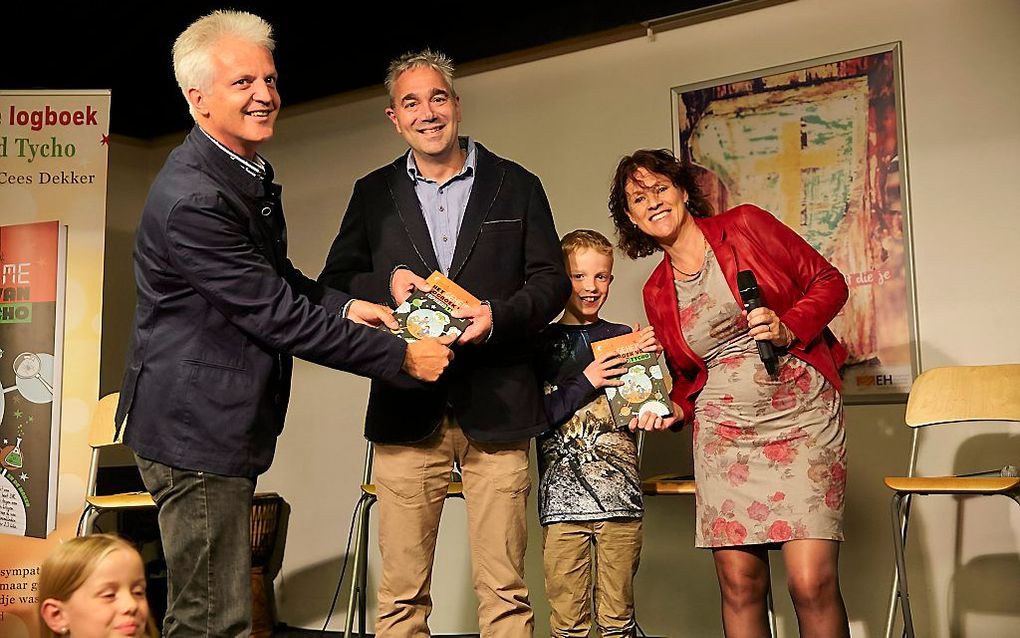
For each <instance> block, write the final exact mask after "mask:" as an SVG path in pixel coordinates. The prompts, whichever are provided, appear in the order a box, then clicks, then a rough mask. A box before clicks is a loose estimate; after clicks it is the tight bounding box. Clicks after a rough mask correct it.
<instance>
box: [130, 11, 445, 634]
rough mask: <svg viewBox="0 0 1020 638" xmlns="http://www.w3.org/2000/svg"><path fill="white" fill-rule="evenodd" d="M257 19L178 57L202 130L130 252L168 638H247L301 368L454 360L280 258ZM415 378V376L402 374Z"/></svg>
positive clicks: (175, 158)
mask: <svg viewBox="0 0 1020 638" xmlns="http://www.w3.org/2000/svg"><path fill="white" fill-rule="evenodd" d="M272 49H273V40H272V34H271V29H270V27H269V25H268V24H267V23H266V22H265V21H263V20H262V19H261V18H259V17H257V16H254V15H251V14H248V13H241V12H234V11H217V12H215V13H212V14H210V15H208V16H206V17H204V18H201V19H199V20H197V21H196V22H195V23H193V24H192V25H191V26H190V27H188V29H187V30H185V31H184V33H182V34H181V35H180V37H179V38H178V39H177V41H176V43H175V44H174V71H175V74H176V76H177V81H178V84H179V85H180V87H181V90H182V91H183V92H184V95H185V97H186V98H187V100H188V103H189V106H190V108H191V112H192V115H193V116H194V118H195V121H196V124H195V127H194V128H193V129H192V131H191V133H190V134H189V135H188V137H187V139H186V140H185V141H184V143H183V144H181V145H180V146H178V147H177V148H176V149H174V151H173V152H172V153H171V154H170V156H169V158H168V159H167V161H166V163H165V164H164V166H163V169H162V170H161V171H160V173H159V175H158V176H157V177H156V181H155V182H154V183H153V185H152V188H151V189H150V191H149V196H148V199H147V200H146V203H145V208H144V210H143V211H142V219H141V223H140V225H139V228H138V235H137V239H136V245H135V278H136V281H137V285H138V307H137V309H136V312H135V323H134V331H133V334H132V345H131V348H130V350H129V354H128V361H127V371H126V373H125V377H124V384H123V388H122V391H121V400H120V405H119V406H118V409H117V423H118V426H119V425H121V424H122V423H124V420H125V418H126V417H128V415H130V423H129V424H128V425H127V428H126V432H125V436H124V440H125V442H126V443H127V445H128V446H130V447H131V448H132V449H133V450H134V451H135V454H136V457H137V463H138V466H139V469H140V470H141V474H142V479H143V481H144V483H145V486H146V489H148V491H149V492H150V493H151V494H152V496H153V498H154V500H155V501H156V505H157V507H158V508H159V527H160V535H161V537H162V541H163V550H164V553H165V555H166V562H167V569H168V574H169V595H168V609H167V615H166V619H165V622H164V627H163V632H164V634H163V635H164V636H215V637H216V638H224V637H230V636H247V635H248V634H249V633H250V629H251V589H250V569H251V568H250V562H251V541H250V525H251V503H252V496H253V493H254V489H255V479H256V477H257V476H258V475H259V474H261V473H262V472H264V471H265V470H266V469H268V467H269V464H270V462H271V461H272V458H273V451H274V448H275V445H276V437H277V435H279V433H280V430H281V429H282V427H283V421H284V414H285V412H286V410H287V401H288V397H289V394H290V376H291V368H292V361H291V356H292V355H296V356H299V357H302V358H304V359H308V360H310V361H313V362H315V363H320V364H322V365H326V366H330V367H333V368H337V369H340V370H347V371H350V372H354V373H357V374H361V375H365V376H371V377H374V378H379V379H397V378H399V376H400V374H399V373H400V371H401V369H403V370H405V371H407V372H409V373H411V374H413V375H415V376H416V377H418V378H421V379H425V380H429V381H433V380H435V379H436V378H437V377H438V376H439V374H440V373H441V372H442V371H443V369H444V368H445V366H446V364H447V362H448V361H449V359H450V357H451V356H452V354H451V352H450V351H449V349H448V348H447V347H446V346H445V345H443V344H441V343H439V342H437V341H435V340H431V341H423V342H419V343H422V344H423V345H422V347H420V348H419V347H418V344H417V343H415V344H412V345H410V346H408V345H406V344H405V343H404V342H403V341H402V340H400V339H398V338H396V337H394V336H392V335H390V334H386V333H384V332H381V331H378V330H374V329H371V328H368V327H365V326H361V325H356V323H355V322H360V323H366V324H378V323H379V322H385V323H388V324H392V325H393V326H394V327H395V322H394V320H393V317H392V316H391V315H390V313H389V310H388V309H386V308H384V307H382V306H379V305H377V304H371V303H368V302H365V301H360V300H354V299H352V298H351V297H350V296H349V295H347V294H346V293H342V292H339V291H336V290H331V289H329V288H327V287H325V286H323V285H321V284H319V283H317V282H315V281H312V280H310V279H308V278H306V277H305V276H304V275H302V274H301V273H300V272H299V271H298V270H297V269H296V268H294V266H293V265H292V264H291V262H290V260H289V259H287V231H286V225H285V223H284V218H283V210H282V208H281V205H280V187H279V186H278V185H276V184H274V183H273V170H272V167H271V166H270V165H269V163H268V162H266V161H265V160H264V159H263V158H262V157H261V156H259V155H258V154H257V153H256V149H257V148H258V146H259V144H260V143H261V142H263V141H264V140H267V139H269V138H270V137H271V136H272V133H273V124H274V121H275V119H276V113H277V110H278V109H279V106H280V98H279V95H278V93H277V92H276V69H275V66H274V63H273V55H272ZM405 378H407V379H410V378H411V377H409V376H406V375H405Z"/></svg>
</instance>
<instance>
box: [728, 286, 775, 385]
mask: <svg viewBox="0 0 1020 638" xmlns="http://www.w3.org/2000/svg"><path fill="white" fill-rule="evenodd" d="M737 289H738V290H739V291H740V299H741V300H742V301H743V302H744V310H746V311H747V312H751V311H752V310H754V309H755V308H761V306H762V303H761V290H759V289H758V280H757V279H755V278H754V273H753V272H751V271H750V270H741V271H740V272H738V273H737ZM755 343H757V344H758V356H759V357H761V362H762V363H763V364H765V371H766V372H768V373H769V376H770V377H774V376H776V370H777V369H778V368H779V357H778V356H776V349H775V348H773V347H772V342H771V341H766V340H762V341H755Z"/></svg>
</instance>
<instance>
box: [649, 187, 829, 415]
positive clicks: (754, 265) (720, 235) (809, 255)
mask: <svg viewBox="0 0 1020 638" xmlns="http://www.w3.org/2000/svg"><path fill="white" fill-rule="evenodd" d="M694 221H695V223H696V224H697V225H698V227H699V228H700V229H701V232H702V233H704V235H705V239H706V240H707V241H708V244H709V245H710V246H711V247H712V250H713V251H714V252H715V256H716V259H717V260H718V261H719V266H720V269H721V270H722V273H723V276H724V277H725V278H726V283H728V284H729V286H730V290H731V291H732V292H733V298H734V299H735V300H736V301H737V303H738V304H740V305H741V307H742V306H743V303H742V302H741V300H740V293H739V291H738V290H737V271H739V270H750V271H751V272H753V273H754V275H755V277H756V278H757V280H758V287H759V288H760V289H761V294H762V303H763V304H764V305H765V306H766V307H768V308H770V309H772V310H773V311H774V312H775V313H776V314H777V315H779V318H780V319H781V320H782V322H783V323H784V324H786V327H787V328H789V329H790V331H791V332H792V333H793V334H794V336H795V337H796V339H795V341H794V342H793V344H791V345H790V347H789V353H790V354H792V355H793V356H795V357H797V358H798V359H801V360H802V361H805V362H806V363H809V364H811V365H812V366H813V367H814V368H815V369H816V370H818V371H819V372H820V373H821V374H822V375H823V376H824V377H825V378H826V379H828V381H829V383H831V384H832V386H833V387H834V388H836V389H837V390H838V389H839V388H840V386H841V384H840V378H839V367H840V366H841V365H842V364H843V361H845V360H846V349H845V348H844V347H843V346H842V344H840V343H839V341H838V340H837V339H836V337H835V335H833V334H832V332H831V331H830V330H829V329H828V328H827V327H826V326H827V325H828V323H829V322H830V321H832V319H833V317H835V316H836V314H837V313H838V312H839V311H840V309H841V308H842V307H843V304H844V303H846V299H847V293H848V291H847V286H846V280H845V279H844V277H843V275H842V274H841V273H840V272H839V271H838V270H837V269H836V267H835V266H833V265H832V264H830V263H829V262H828V261H826V260H825V258H824V257H822V256H821V255H819V254H818V252H817V251H816V250H815V249H814V248H812V247H811V246H810V245H809V244H808V243H807V242H806V241H804V239H803V238H802V237H801V236H800V235H798V234H797V233H795V232H794V231H793V230H791V229H790V228H789V227H788V226H786V225H785V224H783V223H782V222H781V221H779V220H778V219H776V218H775V217H773V216H772V215H771V214H770V213H768V212H766V211H763V210H762V209H760V208H758V207H757V206H752V205H750V204H742V205H740V206H737V207H736V208H732V209H730V210H728V211H726V212H725V213H722V214H720V215H716V216H714V217H704V218H695V219H694ZM644 300H645V312H646V313H647V315H648V321H649V322H651V324H652V325H653V326H654V327H655V336H656V337H657V338H658V340H659V343H661V344H662V346H663V348H664V349H665V353H666V363H667V365H668V366H669V369H670V372H672V374H673V391H672V392H671V393H670V396H671V398H672V399H673V401H674V402H676V404H677V405H679V406H680V407H681V408H683V411H684V420H685V422H689V421H690V420H691V418H692V416H693V414H694V399H695V398H696V397H697V395H698V392H700V391H701V389H702V388H703V387H704V386H705V380H706V379H707V378H708V370H707V368H706V367H705V362H704V361H702V360H701V357H698V356H697V355H695V354H694V352H692V351H691V349H690V347H689V346H688V345H687V342H686V341H685V340H684V337H683V333H682V332H681V330H680V315H679V311H678V309H677V298H676V288H675V287H674V285H673V269H672V265H671V264H670V261H669V256H668V255H664V257H663V260H662V263H660V264H659V265H658V267H656V269H655V270H654V271H652V274H651V276H649V277H648V281H647V282H645V287H644Z"/></svg>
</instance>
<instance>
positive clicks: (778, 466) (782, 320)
mask: <svg viewBox="0 0 1020 638" xmlns="http://www.w3.org/2000/svg"><path fill="white" fill-rule="evenodd" d="M609 208H610V211H611V214H612V218H613V221H614V223H615V224H616V231H617V234H618V238H619V247H620V248H621V249H622V250H623V251H624V252H625V253H626V254H627V255H628V256H629V257H631V258H632V259H633V258H638V257H644V256H647V255H650V254H652V253H655V252H658V251H662V252H663V259H662V262H661V263H660V264H659V265H658V266H657V267H656V269H655V270H654V271H653V272H652V274H651V276H650V277H649V278H648V282H647V283H646V284H645V287H644V301H645V310H646V312H647V314H648V319H649V321H650V322H651V324H652V325H653V326H654V327H655V334H656V336H657V337H658V339H659V341H660V343H661V344H662V346H663V349H664V351H665V354H666V360H667V363H668V364H669V368H670V370H671V372H672V373H673V379H674V385H673V390H672V393H671V395H672V398H673V402H674V404H675V407H676V409H677V415H678V420H679V419H682V422H684V423H686V422H690V423H692V424H693V428H694V469H695V476H696V479H697V518H698V520H697V524H696V526H695V530H696V544H697V545H698V546H699V547H706V548H711V549H712V550H713V557H714V560H715V565H716V572H717V574H718V576H719V587H720V590H721V593H722V617H723V626H724V628H725V631H726V635H727V636H729V637H731V638H734V637H737V636H753V637H755V638H757V637H759V636H765V635H767V634H768V625H767V616H766V593H767V590H768V587H769V567H768V550H769V549H770V548H771V549H776V548H780V547H781V548H782V552H783V559H784V561H785V562H786V567H787V573H788V574H789V578H788V581H789V582H788V584H789V589H790V595H791V597H792V599H793V604H794V607H795V609H796V611H797V620H798V623H799V625H800V633H801V635H802V636H827V637H830V636H849V635H850V633H849V626H848V621H847V614H846V607H845V606H844V604H843V598H842V594H841V593H840V589H839V577H838V570H837V561H838V557H839V545H840V542H841V541H842V540H843V501H844V491H845V487H846V448H845V442H846V438H845V433H844V430H843V407H842V399H841V397H840V394H839V388H840V379H839V373H838V370H839V366H840V365H841V364H842V362H843V360H844V359H845V357H846V353H845V350H844V349H843V348H842V346H841V345H840V344H839V343H838V341H837V340H836V339H835V337H834V336H833V334H832V333H831V332H830V331H829V330H828V328H827V327H826V326H827V325H828V323H829V322H830V321H831V320H832V319H833V317H835V316H836V314H837V313H838V312H839V310H840V309H841V308H842V307H843V304H844V303H845V302H846V299H847V287H846V282H845V280H844V278H843V275H842V274H840V272H839V271H838V270H836V268H835V267H833V266H832V265H831V264H830V263H829V262H827V261H826V260H825V258H824V257H822V256H821V255H819V254H818V252H817V251H815V250H814V249H813V248H811V246H809V245H808V244H807V242H805V241H804V240H803V239H802V238H801V237H800V236H799V235H797V234H796V233H795V232H793V231H792V230H790V229H789V228H788V227H787V226H785V225H784V224H783V223H782V222H780V221H779V220H777V219H776V218H775V217H773V216H772V215H771V214H769V213H767V212H765V211H763V210H761V209H760V208H757V207H755V206H752V205H748V204H743V205H740V206H737V207H735V208H732V209H730V210H728V211H726V212H723V213H720V214H718V215H714V216H713V215H712V211H711V206H710V205H709V204H708V202H707V200H706V199H705V198H704V197H703V196H702V194H701V192H700V191H699V189H698V187H697V184H696V183H695V180H694V179H693V175H692V173H691V171H690V169H689V167H688V166H686V165H683V164H681V163H680V162H679V161H678V160H677V159H676V158H674V157H673V155H672V154H671V153H670V152H669V151H665V150H658V151H650V150H640V151H637V152H635V153H634V154H633V155H630V156H628V157H624V158H623V160H621V161H620V164H619V166H618V167H617V170H616V176H615V178H614V180H613V186H612V192H611V193H610V197H609ZM741 270H750V271H751V272H752V273H754V275H755V276H756V279H757V281H758V286H759V289H760V291H761V299H762V306H763V307H760V308H757V309H755V310H752V311H751V312H750V313H746V312H745V311H744V310H743V309H742V308H743V306H742V302H741V298H740V294H739V292H738V289H737V272H738V271H741ZM761 340H767V341H769V342H771V343H772V344H773V346H774V347H775V348H776V349H777V351H778V353H779V356H778V365H777V369H776V372H775V374H774V375H770V374H769V373H768V371H766V369H765V367H764V365H763V363H762V360H761V358H760V356H759V354H758V349H757V344H756V341H761ZM672 421H673V420H672V419H666V420H662V419H661V418H655V417H649V418H645V419H643V420H642V421H640V423H639V424H638V427H641V428H644V429H662V428H665V427H669V426H671V425H673V422H672Z"/></svg>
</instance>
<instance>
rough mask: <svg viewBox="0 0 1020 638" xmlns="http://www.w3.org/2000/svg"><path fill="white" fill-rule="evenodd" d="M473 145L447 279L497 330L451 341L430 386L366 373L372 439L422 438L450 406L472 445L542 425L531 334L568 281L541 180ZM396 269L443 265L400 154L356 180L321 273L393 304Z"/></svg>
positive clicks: (562, 296) (557, 304) (553, 309)
mask: <svg viewBox="0 0 1020 638" xmlns="http://www.w3.org/2000/svg"><path fill="white" fill-rule="evenodd" d="M477 152H478V161H477V166H476V172H475V180H474V185H473V186H472V188H471V195H470V197H469V199H468V203H467V209H466V210H465V213H464V220H463V222H462V223H461V227H460V232H459V234H458V235H457V246H456V248H455V250H454V255H453V264H452V266H451V267H450V273H449V277H450V279H453V280H454V281H456V282H457V283H458V284H460V285H461V286H463V287H464V288H465V289H467V290H468V291H469V292H471V293H472V294H473V295H474V296H476V297H478V298H479V299H482V300H488V301H489V302H490V305H491V307H492V322H493V331H492V338H491V339H490V340H489V341H488V342H486V343H484V344H481V345H468V346H464V347H456V348H455V350H456V357H455V358H454V360H453V362H452V363H451V364H450V367H449V368H447V370H446V372H445V373H444V374H443V376H442V377H440V379H439V381H437V382H436V383H422V382H419V381H416V380H414V379H411V378H410V377H408V376H406V375H404V376H402V377H400V378H396V379H392V378H391V379H376V380H373V382H372V390H371V394H370V395H369V401H368V414H367V416H366V419H365V436H366V437H367V438H368V439H369V440H371V441H375V442H379V443H406V442H413V441H419V440H422V439H424V438H426V437H428V436H429V435H430V434H431V433H432V432H434V431H435V430H436V428H437V427H438V426H439V423H440V421H441V419H442V417H443V414H444V412H445V411H446V410H450V411H451V412H452V413H453V415H454V416H455V417H456V418H457V420H458V422H459V423H460V426H461V428H462V429H463V430H464V432H465V433H466V434H467V435H468V436H470V437H471V438H472V439H475V440H477V441H519V440H523V439H527V438H530V437H532V436H534V435H536V434H538V433H540V432H543V431H545V430H546V429H547V424H546V417H545V411H544V409H543V405H542V391H541V388H540V387H539V383H538V381H537V379H536V377H535V373H534V371H533V370H532V367H531V359H530V357H531V355H530V352H531V340H532V339H533V338H534V337H535V335H537V334H538V332H539V331H540V330H541V329H542V328H544V327H545V326H546V325H547V324H548V323H549V322H550V321H551V320H552V319H554V318H555V317H556V316H557V315H558V314H559V313H560V312H561V311H562V310H563V307H564V305H565V304H566V300H567V296H568V295H569V294H570V281H569V280H568V279H567V276H566V271H565V270H564V267H563V256H562V254H561V252H560V244H559V239H558V237H557V235H556V228H555V227H554V225H553V217H552V211H551V210H550V209H549V200H548V199H547V198H546V195H545V191H544V190H543V188H542V183H541V182H540V181H539V179H538V177H536V176H535V175H533V174H532V173H529V172H528V171H527V170H525V169H524V168H523V167H521V166H520V165H518V164H516V163H514V162H511V161H509V160H506V159H503V158H501V157H498V156H497V155H494V154H493V153H492V152H490V151H489V150H487V149H486V148H485V147H484V146H482V145H481V144H478V145H477ZM398 265H404V266H407V267H409V268H410V269H411V270H413V271H414V272H415V273H417V274H418V275H421V276H423V277H425V276H428V275H429V273H431V272H432V271H433V270H438V269H439V265H438V261H437V259H436V255H435V251H434V250H433V248H432V241H431V239H430V237H429V231H428V226H427V225H426V223H425V217H424V215H423V214H422V212H421V205H420V204H419V202H418V197H417V195H416V194H415V192H414V184H413V183H412V181H411V178H410V177H409V176H408V174H407V156H406V155H402V156H401V157H398V158H397V159H396V160H395V161H394V162H393V163H391V164H388V165H386V166H384V167H382V168H380V169H378V170H376V171H373V172H372V173H370V174H369V175H367V176H365V177H363V178H361V179H359V180H358V181H357V183H356V184H355V185H354V192H353V194H352V195H351V201H350V204H349V205H348V207H347V212H346V213H345V214H344V218H343V221H342V222H341V224H340V232H339V234H338V235H337V237H336V240H335V241H334V242H333V247H332V248H331V249H330V251H329V256H328V257H327V258H326V265H325V267H324V269H323V271H322V274H321V275H319V281H320V282H322V283H324V284H326V285H328V286H332V287H334V288H339V289H340V290H345V291H347V292H349V293H351V294H353V295H354V296H356V297H358V298H361V299H368V300H370V301H375V302H377V303H391V300H390V292H389V279H390V274H391V272H392V271H393V268H394V267H396V266H398Z"/></svg>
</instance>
